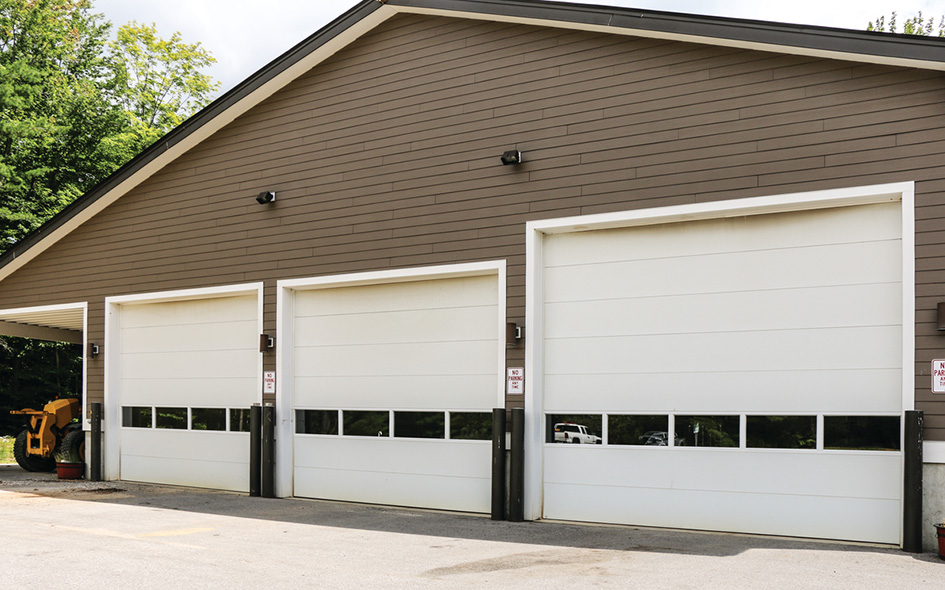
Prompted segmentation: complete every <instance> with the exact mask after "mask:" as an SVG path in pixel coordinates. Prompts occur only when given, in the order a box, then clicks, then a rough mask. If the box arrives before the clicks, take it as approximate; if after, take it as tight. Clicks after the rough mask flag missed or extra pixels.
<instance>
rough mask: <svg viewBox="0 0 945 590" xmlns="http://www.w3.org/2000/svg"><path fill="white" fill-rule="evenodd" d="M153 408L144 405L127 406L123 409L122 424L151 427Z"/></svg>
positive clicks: (131, 426)
mask: <svg viewBox="0 0 945 590" xmlns="http://www.w3.org/2000/svg"><path fill="white" fill-rule="evenodd" d="M152 415H153V414H152V411H151V408H148V407H142V406H126V407H124V408H122V409H121V425H122V426H124V427H126V428H151V427H152V426H153V425H154V424H153V422H152V418H151V417H152Z"/></svg>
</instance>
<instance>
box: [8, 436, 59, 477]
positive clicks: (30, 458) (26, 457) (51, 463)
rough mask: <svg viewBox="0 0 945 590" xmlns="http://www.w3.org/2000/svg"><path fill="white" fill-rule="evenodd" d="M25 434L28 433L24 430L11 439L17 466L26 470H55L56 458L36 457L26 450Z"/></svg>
mask: <svg viewBox="0 0 945 590" xmlns="http://www.w3.org/2000/svg"><path fill="white" fill-rule="evenodd" d="M27 436H29V434H28V433H27V432H26V431H25V430H24V431H23V432H21V433H20V434H19V435H17V437H16V440H15V441H13V458H14V459H16V462H17V463H18V464H19V466H20V467H22V468H23V469H25V470H27V471H55V470H56V460H55V459H54V458H53V457H46V458H43V457H37V456H36V455H30V454H29V453H27V452H26V445H27V444H28V442H27Z"/></svg>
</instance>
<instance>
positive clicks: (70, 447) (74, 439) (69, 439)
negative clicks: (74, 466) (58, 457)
mask: <svg viewBox="0 0 945 590" xmlns="http://www.w3.org/2000/svg"><path fill="white" fill-rule="evenodd" d="M60 449H61V451H60V453H61V454H62V456H63V457H69V459H70V461H75V460H78V462H79V463H85V433H84V432H82V430H81V429H75V430H70V431H69V432H67V433H66V435H65V436H64V437H63V438H62V444H61V445H60Z"/></svg>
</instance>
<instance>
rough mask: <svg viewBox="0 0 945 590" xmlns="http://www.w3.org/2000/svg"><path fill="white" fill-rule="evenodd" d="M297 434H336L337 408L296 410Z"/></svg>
mask: <svg viewBox="0 0 945 590" xmlns="http://www.w3.org/2000/svg"><path fill="white" fill-rule="evenodd" d="M295 432H296V433H297V434H338V410H296V411H295Z"/></svg>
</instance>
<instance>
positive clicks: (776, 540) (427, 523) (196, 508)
mask: <svg viewBox="0 0 945 590" xmlns="http://www.w3.org/2000/svg"><path fill="white" fill-rule="evenodd" d="M2 492H9V493H20V494H32V495H39V496H44V497H50V498H58V499H63V500H72V501H83V502H98V503H108V504H116V505H124V506H141V507H148V508H151V509H154V508H157V509H165V510H183V511H189V512H195V513H201V514H213V515H220V516H229V517H234V518H250V519H262V520H268V521H273V522H286V523H296V524H304V525H312V526H321V527H337V528H345V529H356V530H365V531H379V532H388V533H398V534H406V535H424V536H434V537H443V538H448V539H452V538H459V539H469V540H482V541H493V542H507V543H528V544H535V545H546V546H552V547H571V548H584V549H602V550H611V551H637V552H655V553H671V554H673V553H674V554H683V555H701V556H709V557H729V556H735V555H739V554H741V553H744V552H745V551H748V550H753V549H754V550H758V549H763V550H773V551H785V552H789V551H810V550H817V551H841V552H847V553H863V554H870V553H895V554H901V553H900V550H899V549H898V548H896V547H888V546H879V545H869V544H855V543H839V542H828V541H811V540H799V539H790V538H783V537H767V536H762V535H738V534H728V533H709V532H698V531H686V530H674V529H656V528H641V527H632V526H608V525H593V524H573V523H562V522H552V521H542V522H524V523H512V522H506V521H492V520H490V519H489V518H488V516H480V515H470V514H461V513H452V512H440V511H433V510H419V509H409V508H392V507H385V506H372V505H363V504H351V503H345V502H332V501H318V500H301V499H266V498H252V497H249V496H247V495H246V494H237V493H231V492H221V491H213V490H202V489H192V488H179V487H172V486H159V485H152V484H139V483H132V482H124V481H118V482H114V481H113V482H89V481H84V480H73V481H69V480H59V479H57V478H56V474H55V473H28V472H25V471H23V470H21V469H20V468H19V467H18V466H16V465H0V493H2ZM0 501H2V495H0ZM915 558H916V559H919V560H922V561H935V562H937V561H938V557H937V556H936V555H933V554H930V553H925V554H917V555H915Z"/></svg>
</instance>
